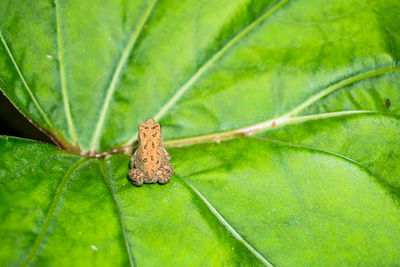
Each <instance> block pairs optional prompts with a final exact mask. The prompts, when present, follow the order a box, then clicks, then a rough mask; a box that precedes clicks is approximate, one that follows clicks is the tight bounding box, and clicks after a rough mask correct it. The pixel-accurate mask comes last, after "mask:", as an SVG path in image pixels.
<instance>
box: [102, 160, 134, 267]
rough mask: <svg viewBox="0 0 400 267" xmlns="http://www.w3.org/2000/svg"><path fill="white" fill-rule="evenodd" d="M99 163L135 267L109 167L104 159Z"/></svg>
mask: <svg viewBox="0 0 400 267" xmlns="http://www.w3.org/2000/svg"><path fill="white" fill-rule="evenodd" d="M98 163H99V166H100V171H101V174H102V177H103V181H104V184H105V185H106V187H107V190H108V192H109V193H110V195H111V198H112V199H113V202H114V205H115V207H116V210H117V213H118V219H119V223H120V226H121V231H122V236H123V237H124V244H125V249H126V252H127V254H128V258H129V264H130V266H131V267H133V266H135V264H134V262H135V261H134V259H133V255H132V252H131V248H130V245H129V240H128V237H127V234H126V231H125V226H124V225H123V223H122V216H121V211H120V207H119V206H118V203H117V200H116V199H115V196H114V193H113V191H112V189H111V186H110V182H109V178H108V177H109V176H108V174H107V170H106V168H107V167H106V166H105V163H104V160H98Z"/></svg>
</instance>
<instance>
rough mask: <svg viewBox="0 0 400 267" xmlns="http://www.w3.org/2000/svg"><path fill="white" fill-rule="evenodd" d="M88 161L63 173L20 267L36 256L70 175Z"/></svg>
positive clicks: (76, 164)
mask: <svg viewBox="0 0 400 267" xmlns="http://www.w3.org/2000/svg"><path fill="white" fill-rule="evenodd" d="M86 161H88V159H86V158H83V159H80V160H78V161H76V162H75V163H74V164H72V165H71V167H70V168H69V169H68V171H67V172H66V173H65V176H64V177H63V179H62V180H61V183H60V185H59V187H58V189H57V191H56V194H55V195H54V198H53V201H52V203H51V205H50V208H49V211H48V212H47V215H46V219H45V220H44V223H43V225H42V228H41V229H40V232H39V234H38V235H37V236H36V239H35V242H34V243H33V246H32V248H31V250H30V252H29V255H28V256H27V257H26V259H25V260H24V262H23V263H22V264H21V266H24V267H25V266H28V265H29V263H30V262H31V261H32V260H33V258H34V257H35V255H36V252H37V251H38V249H39V246H40V244H41V243H42V241H43V238H44V235H45V234H46V232H47V229H48V227H49V225H50V222H51V220H52V219H53V216H54V213H55V211H56V208H57V206H58V204H59V203H60V199H61V196H62V193H63V191H64V189H65V186H66V184H67V182H68V181H69V179H70V178H71V177H72V174H73V173H74V172H75V171H76V169H78V167H79V166H81V165H82V164H83V163H84V162H86Z"/></svg>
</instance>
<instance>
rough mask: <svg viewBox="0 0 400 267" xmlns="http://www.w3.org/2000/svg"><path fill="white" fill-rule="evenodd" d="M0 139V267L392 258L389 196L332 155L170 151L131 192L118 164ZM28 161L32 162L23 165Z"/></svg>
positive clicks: (395, 211) (395, 203)
mask: <svg viewBox="0 0 400 267" xmlns="http://www.w3.org/2000/svg"><path fill="white" fill-rule="evenodd" d="M0 140H1V142H2V144H1V148H2V150H1V151H0V156H1V158H4V159H8V160H9V161H13V162H15V165H16V166H17V167H14V168H10V171H9V172H7V173H6V174H5V175H4V176H2V179H1V184H0V190H1V194H0V196H1V198H0V201H1V203H2V204H3V205H2V206H1V209H0V210H1V214H2V218H4V219H5V220H4V221H3V222H2V224H1V228H0V232H1V233H2V236H3V237H2V240H3V242H2V244H3V245H2V249H1V254H0V262H3V263H8V264H12V265H16V264H20V263H23V265H27V264H33V265H38V266H42V265H56V266H64V265H65V266H70V265H74V266H80V265H82V266H88V265H89V266H91V265H99V264H100V265H102V266H115V265H125V266H126V265H128V264H129V263H130V264H131V265H139V266H140V265H162V264H166V263H167V264H168V265H190V264H193V263H196V265H223V264H225V265H251V266H254V265H262V264H265V265H270V264H275V265H280V266H293V265H300V266H302V265H304V266H307V265H317V266H319V265H324V266H325V265H326V266H337V265H342V264H344V263H346V264H348V265H368V264H370V263H374V264H375V263H376V264H378V265H385V266H386V265H395V264H396V263H397V262H398V261H399V260H400V259H399V255H400V253H399V252H400V251H399V250H400V249H399V246H397V244H398V240H399V238H400V224H399V222H400V205H399V204H400V202H399V191H398V190H396V189H395V188H393V187H391V186H389V185H387V184H386V183H384V182H382V180H381V179H379V178H377V177H376V176H374V175H373V174H372V173H371V172H370V171H368V170H367V169H365V168H363V167H361V166H360V165H359V164H357V163H355V162H354V161H351V160H349V159H347V158H344V157H341V156H338V155H335V154H332V153H327V152H321V151H318V150H315V149H310V148H303V147H299V146H293V145H287V144H281V143H274V142H270V141H265V140H264V139H259V138H240V139H237V140H232V141H224V142H221V143H220V144H217V143H215V144H199V145H194V146H188V147H184V148H181V149H177V148H176V149H171V155H172V156H173V163H174V165H175V166H176V172H177V174H176V175H175V176H174V178H173V179H172V180H171V182H170V183H168V184H166V185H164V186H161V185H151V186H143V187H141V188H137V187H133V186H132V185H131V184H130V183H129V181H128V179H127V171H128V169H129V157H128V156H123V155H115V156H112V157H108V158H107V159H105V160H88V159H85V158H79V157H77V156H72V155H68V154H65V153H62V152H60V151H57V150H54V149H50V148H49V147H48V146H47V145H43V144H35V143H32V142H29V141H24V140H19V139H12V138H2V139H0ZM15 150H16V151H19V153H20V154H19V155H13V154H12V153H10V151H15ZM37 151H38V152H37ZM36 153H38V155H36ZM21 154H23V155H25V156H23V155H21ZM187 155H192V157H195V158H196V165H193V164H192V163H191V162H188V160H187ZM32 156H34V158H36V159H37V160H35V162H29V160H26V158H32ZM24 159H25V161H24ZM1 167H2V169H5V168H3V166H1ZM49 174H50V175H49ZM18 222H23V223H22V224H20V223H18Z"/></svg>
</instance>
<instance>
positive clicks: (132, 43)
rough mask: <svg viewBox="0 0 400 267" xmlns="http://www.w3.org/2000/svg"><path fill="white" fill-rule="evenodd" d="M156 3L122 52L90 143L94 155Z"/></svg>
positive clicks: (155, 0)
mask: <svg viewBox="0 0 400 267" xmlns="http://www.w3.org/2000/svg"><path fill="white" fill-rule="evenodd" d="M156 3H157V0H152V1H151V2H150V3H149V4H148V6H147V7H146V9H145V11H144V13H143V15H142V17H141V18H140V20H139V22H138V25H137V26H136V27H135V29H134V30H133V32H132V34H131V36H130V38H129V41H128V43H127V44H126V46H125V49H124V51H123V52H122V54H121V57H120V59H119V61H118V64H117V67H116V68H115V71H114V74H113V75H112V78H111V82H110V85H109V86H108V88H107V90H106V91H107V94H106V98H105V99H104V103H103V106H102V108H101V111H100V116H99V119H98V121H97V124H96V129H95V131H94V133H93V136H92V139H91V142H90V150H91V152H92V153H94V151H95V150H96V147H97V144H98V142H99V139H100V134H101V131H102V129H103V126H104V121H105V118H106V115H107V112H108V109H109V106H110V102H111V98H112V96H113V95H114V92H115V89H116V86H117V83H118V81H119V79H120V76H121V74H122V69H123V67H124V66H125V64H126V63H127V61H128V59H129V56H130V54H131V51H132V49H133V47H134V46H135V44H136V42H137V40H138V39H139V37H140V35H141V33H142V31H143V29H144V25H145V23H146V22H147V20H148V19H149V17H150V15H151V13H152V12H153V10H154V7H155V5H156Z"/></svg>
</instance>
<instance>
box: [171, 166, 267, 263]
mask: <svg viewBox="0 0 400 267" xmlns="http://www.w3.org/2000/svg"><path fill="white" fill-rule="evenodd" d="M174 176H175V177H177V178H178V179H179V180H180V181H182V182H183V183H184V184H185V185H186V186H187V187H188V188H190V190H191V191H192V192H193V193H194V194H195V195H196V196H197V197H198V198H199V199H200V200H201V202H202V203H203V204H204V205H205V206H206V207H207V209H208V210H209V211H210V212H211V213H212V214H213V215H214V216H215V217H216V219H217V220H218V221H219V222H220V223H221V224H222V225H223V226H224V228H225V229H226V231H228V232H229V233H230V234H231V235H232V236H233V237H234V238H235V239H236V240H238V242H240V243H241V244H242V245H243V246H244V247H245V248H246V249H247V250H248V251H249V252H250V253H251V254H253V255H254V256H255V257H256V258H257V259H258V260H260V261H261V262H262V263H263V264H264V265H265V266H269V267H273V265H272V263H270V262H269V261H268V260H267V259H266V258H265V257H264V256H263V255H261V253H260V252H258V251H257V250H256V249H255V248H254V247H253V246H252V245H251V244H250V243H249V242H247V241H246V240H245V239H244V238H243V237H242V236H241V235H240V234H239V233H238V232H237V231H236V230H235V228H233V226H232V225H230V224H229V223H228V221H227V220H226V219H225V218H224V217H223V216H222V215H221V214H220V213H219V212H218V211H217V209H216V208H215V207H214V206H213V205H212V204H211V203H210V202H209V201H208V200H207V199H206V198H205V197H204V196H203V194H201V193H200V191H199V190H197V188H196V187H194V186H193V185H192V184H190V183H189V182H187V181H186V180H185V179H183V178H181V177H180V176H179V175H178V174H177V173H175V174H174Z"/></svg>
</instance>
